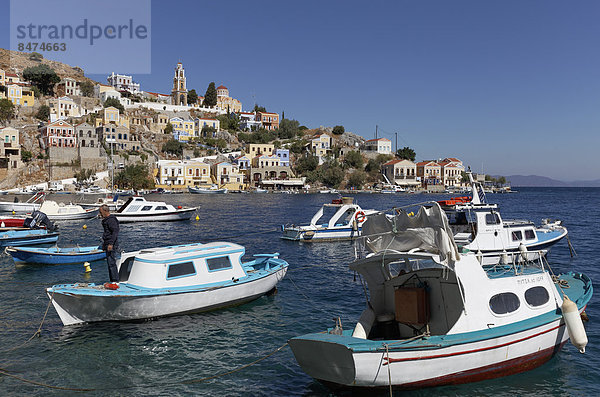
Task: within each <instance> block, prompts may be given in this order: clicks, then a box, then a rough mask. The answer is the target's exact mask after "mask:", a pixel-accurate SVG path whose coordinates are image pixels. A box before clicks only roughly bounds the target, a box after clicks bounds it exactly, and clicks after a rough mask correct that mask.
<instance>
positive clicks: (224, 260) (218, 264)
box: [206, 256, 232, 272]
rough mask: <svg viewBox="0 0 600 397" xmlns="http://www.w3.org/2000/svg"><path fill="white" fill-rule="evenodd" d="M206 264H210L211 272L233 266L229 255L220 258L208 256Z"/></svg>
mask: <svg viewBox="0 0 600 397" xmlns="http://www.w3.org/2000/svg"><path fill="white" fill-rule="evenodd" d="M206 266H208V271H209V272H214V271H217V270H224V269H231V268H232V266H231V260H230V259H229V256H220V257H218V258H207V259H206Z"/></svg>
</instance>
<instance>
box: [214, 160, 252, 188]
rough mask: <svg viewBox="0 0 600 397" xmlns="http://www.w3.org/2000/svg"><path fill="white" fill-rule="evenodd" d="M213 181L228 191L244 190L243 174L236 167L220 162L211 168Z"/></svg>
mask: <svg viewBox="0 0 600 397" xmlns="http://www.w3.org/2000/svg"><path fill="white" fill-rule="evenodd" d="M212 171H213V181H214V182H216V183H217V184H218V185H219V187H221V188H227V189H229V190H244V188H245V187H244V174H243V173H240V169H239V168H238V166H237V165H235V164H231V163H228V162H226V161H222V162H220V163H217V164H214V165H213V166H212Z"/></svg>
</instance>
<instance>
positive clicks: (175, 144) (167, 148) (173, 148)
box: [161, 139, 183, 156]
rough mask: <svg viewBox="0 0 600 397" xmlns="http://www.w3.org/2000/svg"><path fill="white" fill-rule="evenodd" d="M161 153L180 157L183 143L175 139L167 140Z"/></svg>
mask: <svg viewBox="0 0 600 397" xmlns="http://www.w3.org/2000/svg"><path fill="white" fill-rule="evenodd" d="M161 151H163V152H164V153H172V154H174V155H176V156H181V155H182V154H183V143H181V142H179V141H177V140H175V139H169V140H168V141H167V142H165V143H164V144H163V146H162V148H161Z"/></svg>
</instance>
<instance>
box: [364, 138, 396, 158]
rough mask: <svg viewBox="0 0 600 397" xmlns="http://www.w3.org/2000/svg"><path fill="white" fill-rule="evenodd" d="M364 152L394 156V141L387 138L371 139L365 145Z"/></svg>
mask: <svg viewBox="0 0 600 397" xmlns="http://www.w3.org/2000/svg"><path fill="white" fill-rule="evenodd" d="M362 150H363V151H365V152H370V153H373V152H375V153H378V154H392V141H390V140H389V139H387V138H377V139H369V140H367V141H365V143H364V144H363V148H362Z"/></svg>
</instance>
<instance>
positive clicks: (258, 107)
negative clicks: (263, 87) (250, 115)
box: [254, 104, 267, 113]
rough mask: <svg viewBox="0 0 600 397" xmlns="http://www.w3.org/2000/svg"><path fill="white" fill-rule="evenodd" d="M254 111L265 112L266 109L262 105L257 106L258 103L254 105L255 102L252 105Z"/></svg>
mask: <svg viewBox="0 0 600 397" xmlns="http://www.w3.org/2000/svg"><path fill="white" fill-rule="evenodd" d="M254 111H255V112H263V113H264V112H266V111H267V109H265V107H264V106H258V105H256V104H255V105H254Z"/></svg>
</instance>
